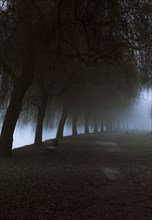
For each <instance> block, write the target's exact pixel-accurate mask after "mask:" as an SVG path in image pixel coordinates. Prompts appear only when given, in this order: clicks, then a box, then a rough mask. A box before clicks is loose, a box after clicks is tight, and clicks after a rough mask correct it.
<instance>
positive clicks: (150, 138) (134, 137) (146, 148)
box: [119, 131, 152, 152]
mask: <svg viewBox="0 0 152 220" xmlns="http://www.w3.org/2000/svg"><path fill="white" fill-rule="evenodd" d="M119 142H120V143H121V144H125V145H126V146H127V147H128V149H129V150H133V151H137V152H138V151H143V152H152V132H142V131H141V132H132V133H131V132H130V133H128V135H125V136H122V137H120V140H119Z"/></svg>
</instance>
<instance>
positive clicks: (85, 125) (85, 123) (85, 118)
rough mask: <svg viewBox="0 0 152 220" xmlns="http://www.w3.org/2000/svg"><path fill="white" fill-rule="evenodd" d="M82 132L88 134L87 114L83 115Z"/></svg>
mask: <svg viewBox="0 0 152 220" xmlns="http://www.w3.org/2000/svg"><path fill="white" fill-rule="evenodd" d="M84 133H85V134H89V120H88V115H87V114H86V115H85V116H84Z"/></svg>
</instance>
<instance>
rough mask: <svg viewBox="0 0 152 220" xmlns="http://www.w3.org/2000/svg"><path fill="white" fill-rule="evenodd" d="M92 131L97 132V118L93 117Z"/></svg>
mask: <svg viewBox="0 0 152 220" xmlns="http://www.w3.org/2000/svg"><path fill="white" fill-rule="evenodd" d="M94 133H98V120H97V119H96V118H95V119H94Z"/></svg>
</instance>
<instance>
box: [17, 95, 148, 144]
mask: <svg viewBox="0 0 152 220" xmlns="http://www.w3.org/2000/svg"><path fill="white" fill-rule="evenodd" d="M151 108H152V91H143V92H141V94H140V96H139V97H138V99H137V101H136V102H135V103H134V104H133V105H132V106H131V108H130V111H129V113H128V114H127V115H124V117H123V120H124V121H125V122H126V123H127V128H126V129H130V130H144V131H150V130H152V117H151V111H152V110H151ZM69 124H70V123H66V125H65V128H64V136H67V135H71V134H72V129H71V126H70V125H69ZM56 129H57V125H56V126H54V128H51V129H48V130H45V131H44V132H43V141H44V140H47V139H51V138H55V137H56ZM34 130H35V129H34V128H33V127H32V126H29V125H28V126H24V127H22V128H20V127H19V126H17V128H16V130H15V133H14V142H13V148H17V147H21V146H24V145H28V144H32V143H33V142H34ZM93 130H94V129H93V127H92V126H91V124H90V128H89V131H90V132H93ZM104 130H105V131H106V126H104ZM83 132H84V127H83V126H81V125H80V123H78V133H79V134H80V133H83Z"/></svg>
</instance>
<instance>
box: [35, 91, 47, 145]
mask: <svg viewBox="0 0 152 220" xmlns="http://www.w3.org/2000/svg"><path fill="white" fill-rule="evenodd" d="M47 102H48V97H47V96H46V95H42V97H41V105H40V107H39V108H38V117H37V125H36V133H35V141H34V144H42V134H43V122H44V117H45V112H46V109H47Z"/></svg>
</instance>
